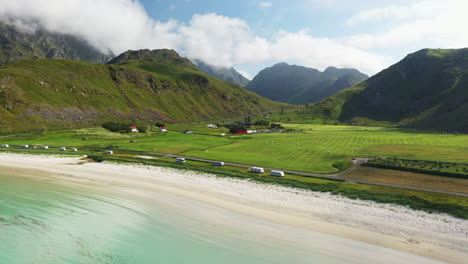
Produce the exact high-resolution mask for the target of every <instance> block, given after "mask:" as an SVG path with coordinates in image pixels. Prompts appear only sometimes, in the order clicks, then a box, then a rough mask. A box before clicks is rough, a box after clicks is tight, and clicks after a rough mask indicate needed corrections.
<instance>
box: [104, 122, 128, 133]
mask: <svg viewBox="0 0 468 264" xmlns="http://www.w3.org/2000/svg"><path fill="white" fill-rule="evenodd" d="M130 126H131V125H130V124H126V123H120V122H106V123H103V124H102V127H103V128H105V129H107V130H109V131H111V132H118V133H130V132H132V129H131V128H130Z"/></svg>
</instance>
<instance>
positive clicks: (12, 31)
mask: <svg viewBox="0 0 468 264" xmlns="http://www.w3.org/2000/svg"><path fill="white" fill-rule="evenodd" d="M113 56H114V54H112V52H111V51H108V52H107V53H104V52H102V51H100V50H98V49H96V48H94V47H92V46H91V45H90V44H89V43H88V42H86V41H84V40H82V39H80V38H78V37H75V36H72V35H68V34H58V33H51V32H48V31H45V30H43V29H37V30H35V31H33V30H30V31H27V30H24V29H23V30H21V29H18V28H16V27H15V26H12V25H9V24H6V23H2V22H0V64H1V63H7V62H10V61H13V60H18V59H36V58H46V59H69V60H79V61H86V62H93V63H102V64H103V63H105V62H107V61H108V60H110V59H111V58H112V57H113Z"/></svg>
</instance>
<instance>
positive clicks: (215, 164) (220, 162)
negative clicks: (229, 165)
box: [213, 161, 224, 167]
mask: <svg viewBox="0 0 468 264" xmlns="http://www.w3.org/2000/svg"><path fill="white" fill-rule="evenodd" d="M213 166H215V167H222V166H224V162H222V161H215V162H213Z"/></svg>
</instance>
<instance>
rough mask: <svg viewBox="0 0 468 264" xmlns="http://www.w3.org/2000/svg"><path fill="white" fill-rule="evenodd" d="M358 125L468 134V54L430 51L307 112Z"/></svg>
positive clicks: (410, 56)
mask: <svg viewBox="0 0 468 264" xmlns="http://www.w3.org/2000/svg"><path fill="white" fill-rule="evenodd" d="M303 113H308V114H309V118H311V119H313V118H322V119H330V120H338V121H341V122H346V123H350V124H356V125H369V124H379V125H382V124H384V125H385V124H386V125H393V126H400V127H408V128H418V129H435V130H441V131H451V132H453V131H463V132H468V114H467V113H468V49H454V50H430V49H425V50H421V51H418V52H416V53H413V54H410V55H408V56H407V57H406V58H405V59H403V60H402V61H400V62H399V63H397V64H395V65H393V66H391V67H389V68H388V69H386V70H383V71H382V72H380V73H378V74H377V75H375V76H373V77H371V78H370V79H368V80H367V81H365V82H363V83H361V84H359V85H358V86H356V87H354V88H351V89H346V90H343V91H341V92H339V93H338V94H336V95H334V96H331V97H330V98H327V99H325V100H322V101H321V102H319V103H317V104H315V105H313V106H311V107H309V108H308V109H306V110H303Z"/></svg>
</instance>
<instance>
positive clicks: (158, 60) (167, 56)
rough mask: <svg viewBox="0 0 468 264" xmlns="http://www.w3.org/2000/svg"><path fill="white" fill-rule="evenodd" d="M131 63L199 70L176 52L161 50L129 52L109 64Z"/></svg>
mask: <svg viewBox="0 0 468 264" xmlns="http://www.w3.org/2000/svg"><path fill="white" fill-rule="evenodd" d="M129 61H139V62H141V63H143V62H144V63H150V64H165V65H170V66H174V67H178V68H183V69H187V70H194V71H196V70H198V68H197V66H195V64H193V63H192V62H191V61H190V60H189V59H187V58H184V57H181V56H179V54H178V53H177V52H176V51H174V50H169V49H159V50H149V49H143V50H129V51H126V52H124V53H122V54H120V55H119V56H117V57H115V58H114V59H112V60H110V61H109V62H108V63H107V64H117V65H121V64H126V63H128V62H129Z"/></svg>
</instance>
